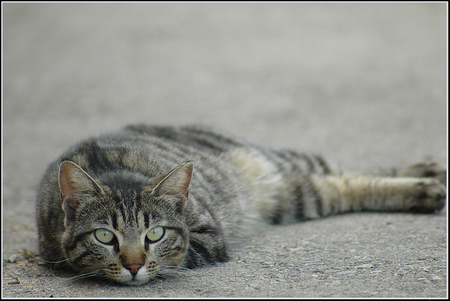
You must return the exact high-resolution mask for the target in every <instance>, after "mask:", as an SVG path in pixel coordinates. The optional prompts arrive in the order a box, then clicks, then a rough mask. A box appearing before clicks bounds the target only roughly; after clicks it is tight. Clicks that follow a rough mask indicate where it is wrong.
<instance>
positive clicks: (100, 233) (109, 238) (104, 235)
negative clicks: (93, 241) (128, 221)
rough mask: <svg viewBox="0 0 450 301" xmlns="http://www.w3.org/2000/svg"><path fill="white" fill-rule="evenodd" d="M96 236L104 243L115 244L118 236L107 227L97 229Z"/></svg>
mask: <svg viewBox="0 0 450 301" xmlns="http://www.w3.org/2000/svg"><path fill="white" fill-rule="evenodd" d="M94 235H95V238H97V240H98V241H99V242H101V243H104V244H107V245H108V244H113V243H114V241H115V238H116V236H115V235H114V233H112V232H111V231H109V230H106V229H97V230H95V232H94Z"/></svg>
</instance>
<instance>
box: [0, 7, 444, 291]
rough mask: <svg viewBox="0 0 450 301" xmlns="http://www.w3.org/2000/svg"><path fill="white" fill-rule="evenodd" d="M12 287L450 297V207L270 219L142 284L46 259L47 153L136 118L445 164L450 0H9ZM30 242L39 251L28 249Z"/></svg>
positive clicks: (7, 190) (5, 195) (350, 164)
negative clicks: (191, 264)
mask: <svg viewBox="0 0 450 301" xmlns="http://www.w3.org/2000/svg"><path fill="white" fill-rule="evenodd" d="M2 13H3V98H2V105H3V109H2V112H3V126H2V131H3V133H2V134H3V135H2V139H3V161H2V173H3V174H2V206H3V208H2V209H3V210H2V227H3V228H2V232H3V233H2V247H3V248H2V255H3V268H2V295H3V297H10V298H14V297H21V298H29V297H128V298H129V297H236V298H237V297H355V298H360V297H365V298H368V297H407V298H411V297H421V298H445V297H448V286H447V273H448V271H447V264H448V262H447V250H448V246H447V237H448V234H447V210H446V209H444V210H443V211H442V212H440V213H438V214H435V215H413V214H376V213H361V214H346V215H340V216H334V217H330V218H327V219H321V220H316V221H310V222H305V223H299V224H294V225H286V226H279V227H270V228H269V229H268V231H266V232H265V233H262V234H260V235H257V236H255V237H253V238H252V239H251V240H249V241H248V242H246V243H245V244H243V245H242V247H240V248H239V249H236V250H234V251H233V252H232V254H231V255H232V260H231V261H230V262H227V263H224V264H219V265H216V266H212V267H206V268H201V269H196V270H192V271H187V272H183V273H180V274H176V275H173V276H170V277H167V278H164V279H157V280H155V281H153V282H151V283H149V284H147V285H143V286H140V287H124V286H120V285H115V284H110V283H102V282H95V281H92V280H88V279H82V280H76V279H73V278H72V276H73V274H70V273H63V272H60V271H52V270H49V269H47V268H46V267H44V266H42V265H41V264H40V260H39V257H37V258H36V257H34V254H36V251H37V247H36V245H37V239H36V237H37V236H36V225H35V200H34V196H35V193H36V190H37V187H38V184H39V181H40V178H41V176H42V174H43V173H44V170H45V168H46V166H47V165H48V163H49V162H50V161H52V160H53V159H55V158H56V157H57V156H58V155H59V154H60V153H61V152H62V151H64V150H65V149H66V148H67V147H68V146H70V145H71V144H73V143H75V142H77V141H78V140H80V139H82V138H86V137H88V136H90V135H96V134H100V133H104V132H107V131H111V130H115V129H118V128H119V127H122V126H124V125H126V124H129V123H149V124H187V123H202V124H210V125H214V126H215V127H219V128H222V129H225V130H227V131H229V132H233V133H236V134H240V135H241V136H243V137H245V138H247V139H248V140H251V141H253V142H256V143H260V144H264V145H267V146H272V147H275V148H293V149H299V150H304V151H312V152H317V153H321V154H323V155H324V156H325V157H326V158H328V159H329V160H331V161H333V162H336V163H337V164H338V165H339V166H341V167H343V168H350V169H361V170H367V169H370V168H372V167H390V166H398V165H407V164H413V163H416V162H420V161H423V160H429V159H432V160H435V161H436V162H438V163H440V164H443V165H446V164H447V125H448V124H447V94H446V93H447V90H446V89H447V68H448V66H447V55H448V53H447V48H446V47H447V4H446V3H443V2H442V3H426V4H425V3H397V4H391V3H389V4H388V3H359V4H355V3H346V4H335V3H240V4H239V3H195V4H194V3H189V4H187V3H170V4H168V3H139V4H120V3H109V4H93V3H89V4H87V3H84V4H68V3H65V4H55V3H50V4H42V3H5V2H2ZM30 254H31V255H30Z"/></svg>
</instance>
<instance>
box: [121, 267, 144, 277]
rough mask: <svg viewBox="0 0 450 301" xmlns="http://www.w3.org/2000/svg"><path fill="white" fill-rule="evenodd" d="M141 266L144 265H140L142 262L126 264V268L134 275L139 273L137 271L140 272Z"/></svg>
mask: <svg viewBox="0 0 450 301" xmlns="http://www.w3.org/2000/svg"><path fill="white" fill-rule="evenodd" d="M140 267H142V265H140V264H137V265H127V266H125V268H126V269H127V270H129V271H130V272H131V274H132V275H133V276H135V275H136V274H137V272H138V270H139V269H140Z"/></svg>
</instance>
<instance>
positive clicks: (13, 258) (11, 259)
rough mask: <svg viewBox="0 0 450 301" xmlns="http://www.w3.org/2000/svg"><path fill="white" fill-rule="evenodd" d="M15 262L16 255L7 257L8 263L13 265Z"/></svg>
mask: <svg viewBox="0 0 450 301" xmlns="http://www.w3.org/2000/svg"><path fill="white" fill-rule="evenodd" d="M16 261H17V255H15V254H14V255H11V256H9V262H11V263H14V262H16Z"/></svg>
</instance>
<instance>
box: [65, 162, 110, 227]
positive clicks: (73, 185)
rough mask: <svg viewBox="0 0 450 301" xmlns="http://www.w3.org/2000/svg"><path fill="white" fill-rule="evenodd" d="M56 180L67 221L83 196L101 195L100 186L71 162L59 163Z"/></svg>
mask: <svg viewBox="0 0 450 301" xmlns="http://www.w3.org/2000/svg"><path fill="white" fill-rule="evenodd" d="M58 180H59V188H60V190H61V199H62V207H63V210H64V212H65V213H66V216H67V218H68V219H71V218H72V217H73V215H74V213H75V211H76V209H77V208H78V206H79V205H80V204H79V201H80V199H82V197H83V196H92V195H102V194H103V189H102V188H101V187H100V185H99V184H98V183H97V182H96V181H95V180H94V179H93V178H92V177H91V176H89V175H88V174H87V173H86V172H85V171H84V170H83V169H82V168H81V167H80V166H78V165H77V164H75V163H73V162H72V161H63V162H61V164H60V165H59V179H58Z"/></svg>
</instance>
